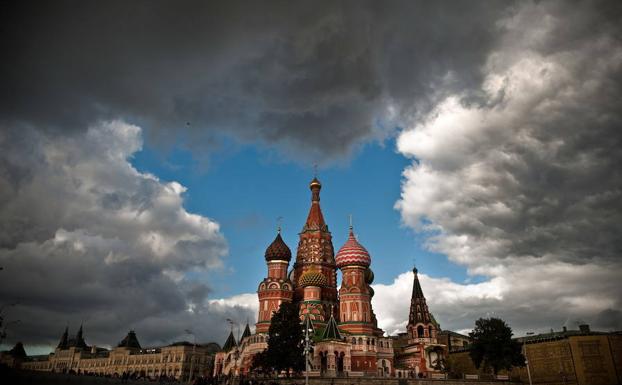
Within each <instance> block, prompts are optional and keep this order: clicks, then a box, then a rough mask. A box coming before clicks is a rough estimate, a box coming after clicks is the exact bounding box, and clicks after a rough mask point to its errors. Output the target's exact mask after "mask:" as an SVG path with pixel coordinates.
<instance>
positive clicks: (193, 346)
mask: <svg viewBox="0 0 622 385" xmlns="http://www.w3.org/2000/svg"><path fill="white" fill-rule="evenodd" d="M185 332H186V334H189V335H191V336H192V338H193V339H194V343H193V344H192V356H190V376H188V382H192V379H193V378H194V360H195V353H196V347H197V336H195V335H194V333H193V332H192V330H190V329H186V330H185Z"/></svg>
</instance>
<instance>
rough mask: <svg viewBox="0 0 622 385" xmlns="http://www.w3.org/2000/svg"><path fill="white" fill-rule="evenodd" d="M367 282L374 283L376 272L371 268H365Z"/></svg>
mask: <svg viewBox="0 0 622 385" xmlns="http://www.w3.org/2000/svg"><path fill="white" fill-rule="evenodd" d="M365 283H367V284H368V285H371V284H372V283H374V272H373V271H372V270H371V269H367V270H365Z"/></svg>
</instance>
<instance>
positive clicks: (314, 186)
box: [309, 177, 322, 190]
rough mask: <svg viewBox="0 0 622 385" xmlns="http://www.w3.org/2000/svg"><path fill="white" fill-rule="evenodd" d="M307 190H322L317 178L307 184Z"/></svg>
mask: <svg viewBox="0 0 622 385" xmlns="http://www.w3.org/2000/svg"><path fill="white" fill-rule="evenodd" d="M309 188H310V189H311V190H313V188H320V189H321V188H322V184H321V183H320V181H319V180H318V179H317V177H314V178H313V180H312V181H311V183H309Z"/></svg>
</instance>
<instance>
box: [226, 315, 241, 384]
mask: <svg viewBox="0 0 622 385" xmlns="http://www.w3.org/2000/svg"><path fill="white" fill-rule="evenodd" d="M227 322H229V325H231V332H233V325H236V326H237V329H238V338H237V340H236V343H235V350H234V351H233V359H234V361H233V376H234V377H236V376H237V370H238V358H239V357H240V352H239V349H238V343H239V341H240V324H239V323H237V321H235V320H232V319H231V318H227Z"/></svg>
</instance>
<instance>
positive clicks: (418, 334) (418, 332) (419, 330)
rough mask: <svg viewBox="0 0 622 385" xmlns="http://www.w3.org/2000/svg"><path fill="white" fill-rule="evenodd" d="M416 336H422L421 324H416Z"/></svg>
mask: <svg viewBox="0 0 622 385" xmlns="http://www.w3.org/2000/svg"><path fill="white" fill-rule="evenodd" d="M417 336H418V337H419V338H423V326H421V325H419V326H417Z"/></svg>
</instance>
